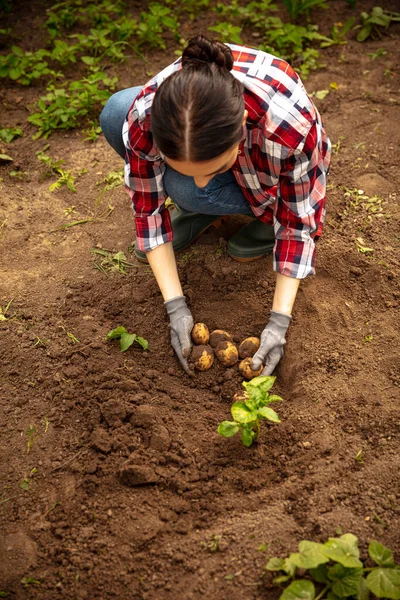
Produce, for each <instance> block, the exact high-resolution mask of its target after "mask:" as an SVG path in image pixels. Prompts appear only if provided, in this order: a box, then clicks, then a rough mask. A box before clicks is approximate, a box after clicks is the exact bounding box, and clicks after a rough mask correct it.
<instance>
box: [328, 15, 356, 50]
mask: <svg viewBox="0 0 400 600" xmlns="http://www.w3.org/2000/svg"><path fill="white" fill-rule="evenodd" d="M355 20H356V19H355V17H350V18H349V19H347V21H346V23H345V24H344V25H343V24H342V23H335V24H334V25H333V26H332V29H331V40H329V41H326V42H322V43H321V48H329V46H335V45H342V44H347V40H346V35H347V34H348V33H349V31H350V29H351V28H352V27H353V25H354V23H355Z"/></svg>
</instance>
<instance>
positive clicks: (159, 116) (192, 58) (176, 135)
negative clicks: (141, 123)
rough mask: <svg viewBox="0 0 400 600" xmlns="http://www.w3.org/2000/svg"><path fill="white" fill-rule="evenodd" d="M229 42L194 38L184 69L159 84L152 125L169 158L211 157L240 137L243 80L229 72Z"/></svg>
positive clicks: (214, 156)
mask: <svg viewBox="0 0 400 600" xmlns="http://www.w3.org/2000/svg"><path fill="white" fill-rule="evenodd" d="M232 67H233V55H232V52H231V50H230V48H229V47H228V46H225V44H222V43H221V42H216V41H211V40H208V39H207V38H205V37H204V36H203V35H198V36H197V37H195V38H193V39H191V40H190V42H189V44H188V46H187V47H186V48H185V50H184V52H183V55H182V69H179V70H178V71H176V72H175V73H173V74H172V75H170V76H169V77H167V79H165V80H164V81H163V83H162V84H161V85H160V87H159V88H158V90H157V92H156V94H155V96H154V99H153V104H152V107H151V130H152V133H153V136H154V141H155V143H156V144H157V146H158V148H159V150H160V151H161V152H162V153H163V154H165V156H166V157H167V158H172V159H174V160H190V161H192V162H199V161H205V160H212V159H213V158H216V157H217V156H220V155H221V154H223V153H224V152H226V151H227V150H229V148H232V146H234V145H235V144H237V143H239V141H240V139H241V135H242V122H243V113H244V98H243V85H242V84H241V83H240V82H239V81H238V80H237V79H235V77H234V76H233V75H232V74H231V73H230V70H231V69H232Z"/></svg>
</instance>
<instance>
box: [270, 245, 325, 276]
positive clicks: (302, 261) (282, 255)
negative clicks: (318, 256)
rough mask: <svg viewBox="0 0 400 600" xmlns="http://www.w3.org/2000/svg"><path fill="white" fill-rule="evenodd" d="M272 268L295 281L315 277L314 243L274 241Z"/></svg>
mask: <svg viewBox="0 0 400 600" xmlns="http://www.w3.org/2000/svg"><path fill="white" fill-rule="evenodd" d="M273 266H274V271H276V272H278V273H282V275H286V276H287V277H294V278H295V279H304V278H305V277H308V275H315V244H314V241H313V240H309V241H308V242H301V241H298V240H276V242H275V247H274V265H273Z"/></svg>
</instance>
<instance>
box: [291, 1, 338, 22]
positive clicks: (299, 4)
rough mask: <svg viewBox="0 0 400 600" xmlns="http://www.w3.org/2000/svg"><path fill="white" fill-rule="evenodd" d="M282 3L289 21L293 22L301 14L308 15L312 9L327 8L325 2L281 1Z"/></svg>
mask: <svg viewBox="0 0 400 600" xmlns="http://www.w3.org/2000/svg"><path fill="white" fill-rule="evenodd" d="M282 2H283V4H284V5H285V7H286V10H287V11H288V13H289V18H290V20H291V21H295V20H296V19H297V17H298V16H300V15H301V14H304V13H306V14H308V13H309V12H310V10H311V9H312V8H316V7H319V8H328V5H327V3H326V2H325V0H282Z"/></svg>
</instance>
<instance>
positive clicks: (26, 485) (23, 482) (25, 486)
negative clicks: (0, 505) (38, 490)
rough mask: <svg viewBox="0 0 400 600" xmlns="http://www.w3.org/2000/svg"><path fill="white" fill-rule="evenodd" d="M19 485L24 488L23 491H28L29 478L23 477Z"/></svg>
mask: <svg viewBox="0 0 400 600" xmlns="http://www.w3.org/2000/svg"><path fill="white" fill-rule="evenodd" d="M19 487H20V488H22V489H23V490H25V492H29V479H24V480H23V481H21V483H20V484H19Z"/></svg>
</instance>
